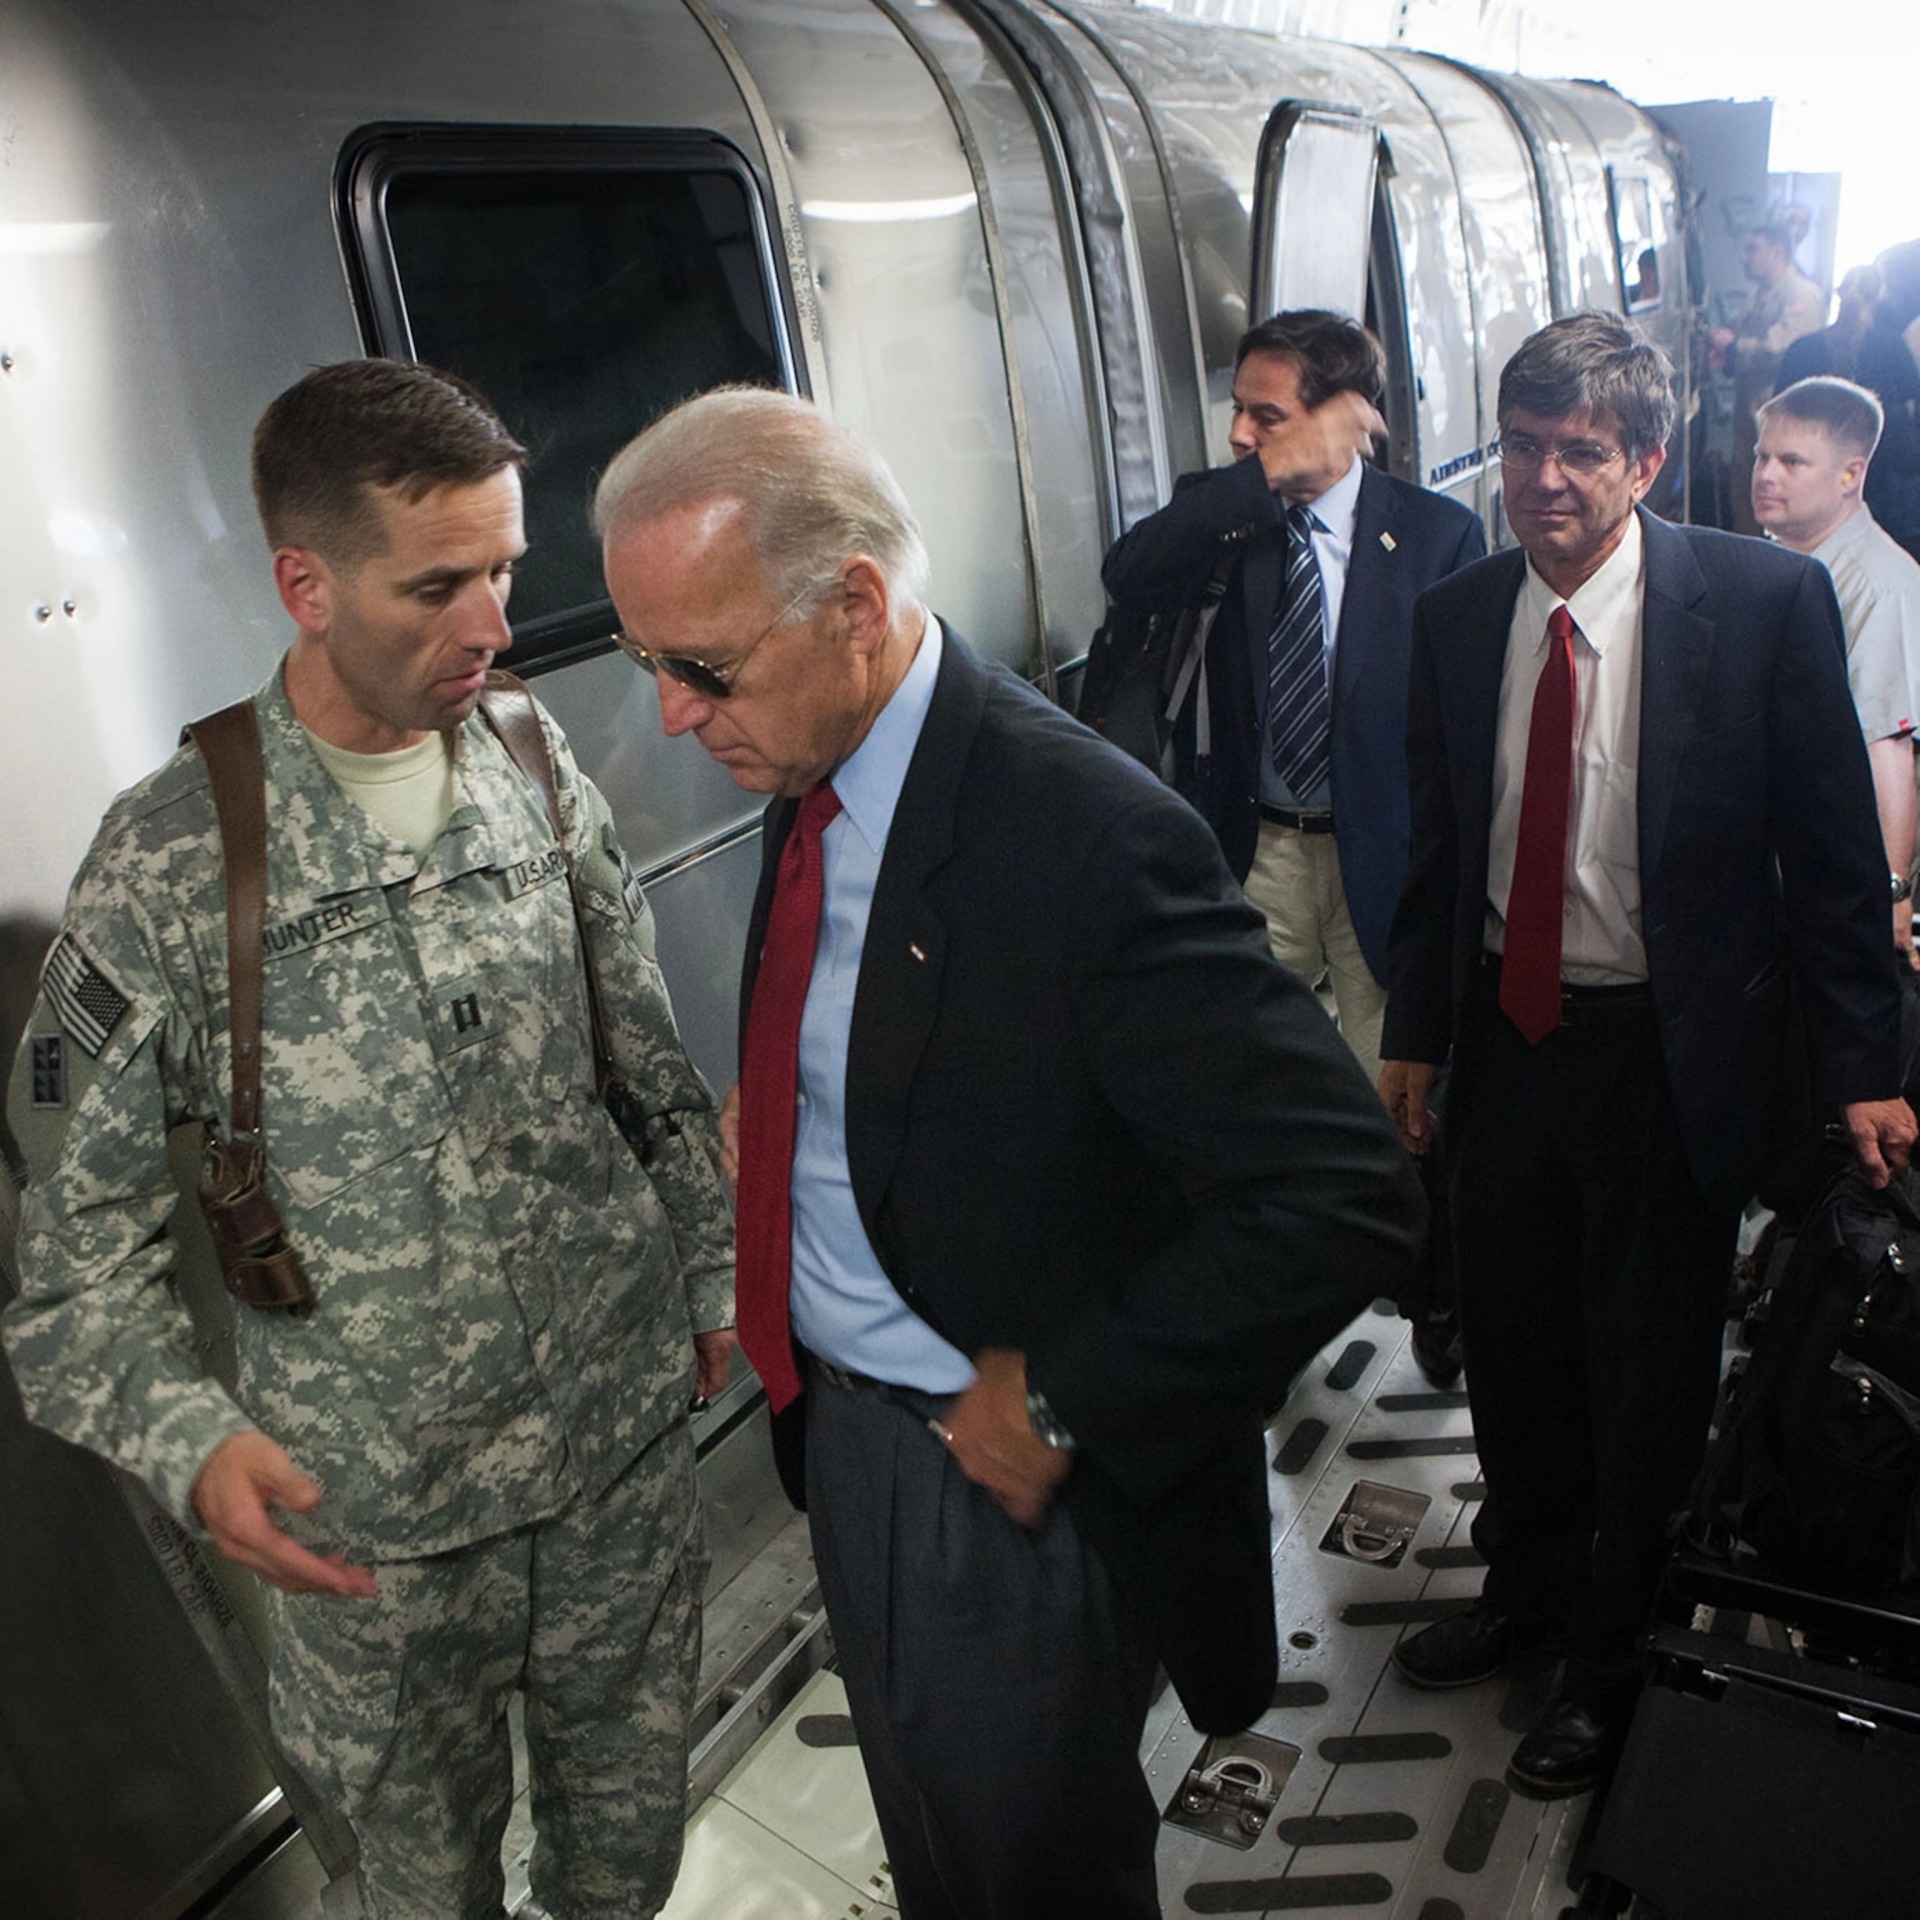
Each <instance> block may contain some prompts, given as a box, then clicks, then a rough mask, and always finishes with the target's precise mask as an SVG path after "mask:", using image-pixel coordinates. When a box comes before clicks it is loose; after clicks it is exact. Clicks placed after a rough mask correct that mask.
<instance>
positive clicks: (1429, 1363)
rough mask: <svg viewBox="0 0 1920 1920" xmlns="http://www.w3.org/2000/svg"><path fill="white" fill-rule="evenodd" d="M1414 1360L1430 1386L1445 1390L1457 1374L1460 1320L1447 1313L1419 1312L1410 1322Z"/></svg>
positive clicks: (1458, 1374)
mask: <svg viewBox="0 0 1920 1920" xmlns="http://www.w3.org/2000/svg"><path fill="white" fill-rule="evenodd" d="M1412 1346H1413V1363H1414V1365H1415V1366H1417V1367H1418V1368H1419V1369H1420V1371H1421V1373H1422V1374H1424V1375H1425V1376H1426V1380H1427V1384H1428V1385H1429V1386H1434V1387H1438V1388H1440V1389H1441V1391H1442V1392H1444V1391H1445V1390H1446V1389H1447V1388H1448V1387H1450V1386H1452V1385H1453V1384H1454V1382H1455V1381H1456V1380H1458V1379H1459V1378H1460V1370H1461V1367H1462V1365H1463V1364H1464V1362H1463V1361H1462V1359H1461V1354H1460V1322H1459V1321H1458V1320H1456V1319H1455V1318H1454V1316H1453V1315H1452V1314H1450V1313H1426V1314H1422V1315H1421V1316H1420V1318H1419V1319H1418V1320H1416V1321H1415V1322H1414V1323H1413V1341H1412Z"/></svg>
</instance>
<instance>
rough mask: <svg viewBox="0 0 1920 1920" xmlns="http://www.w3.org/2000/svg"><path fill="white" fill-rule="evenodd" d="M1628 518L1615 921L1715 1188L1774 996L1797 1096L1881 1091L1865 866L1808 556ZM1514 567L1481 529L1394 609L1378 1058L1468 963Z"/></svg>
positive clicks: (1880, 1010)
mask: <svg viewBox="0 0 1920 1920" xmlns="http://www.w3.org/2000/svg"><path fill="white" fill-rule="evenodd" d="M1640 524H1641V531H1642V534H1643V536H1644V538H1645V542H1646V593H1645V599H1644V602H1643V611H1642V626H1641V633H1642V657H1641V687H1640V766H1639V771H1638V776H1637V779H1638V786H1637V794H1638V802H1639V854H1640V889H1641V933H1642V936H1643V938H1644V940H1645V942H1646V949H1647V971H1648V979H1649V983H1650V984H1651V986H1652V989H1653V997H1654V1005H1655V1009H1656V1011H1657V1013H1658V1016H1659V1022H1660V1040H1661V1050H1662V1054H1663V1056H1664V1060H1665V1064H1666V1070H1667V1076H1668V1080H1669V1083H1670V1086H1671V1089H1672V1093H1673V1099H1674V1105H1675V1108H1676V1110H1677V1112H1678V1114H1679V1119H1680V1127H1681V1133H1682V1136H1683V1138H1684V1139H1685V1141H1686V1146H1687V1156H1688V1161H1689V1164H1690V1166H1691V1167H1692V1170H1693V1173H1694V1177H1695V1179H1696V1180H1697V1181H1698V1182H1699V1184H1700V1186H1701V1188H1702V1190H1703V1191H1704V1192H1705V1193H1706V1194H1707V1195H1708V1196H1709V1198H1711V1199H1712V1200H1714V1201H1715V1202H1716V1203H1717V1204H1720V1205H1723V1206H1728V1207H1737V1206H1739V1205H1741V1204H1743V1203H1744V1202H1745V1201H1746V1200H1747V1199H1748V1198H1749V1196H1750V1195H1751V1194H1752V1193H1753V1191H1754V1188H1755V1186H1756V1185H1757V1184H1758V1182H1759V1180H1760V1179H1761V1177H1762V1175H1763V1173H1764V1172H1765V1171H1766V1165H1767V1161H1768V1157H1769V1153H1770V1150H1771V1148H1772V1146H1773V1144H1774V1141H1775V1138H1776V1129H1777V1122H1778V1119H1779V1114H1778V1105H1779V1102H1780V1100H1781V1099H1782V1097H1783V1093H1784V1081H1783V1074H1784V1071H1785V1067H1786V1062H1787V1053H1786V1049H1787V1045H1788V1041H1789V1036H1790V1032H1791V1031H1792V1029H1791V1026H1790V1019H1789V1015H1790V1011H1791V1008H1792V1005H1793V1002H1794V999H1795V996H1796V995H1797V997H1798V1002H1799V1005H1800V1008H1801V1009H1802V1013H1803V1017H1804V1023H1805V1035H1806V1043H1807V1049H1808V1055H1809V1063H1810V1067H1811V1072H1812V1085H1813V1093H1814V1096H1815V1098H1816V1099H1817V1100H1819V1101H1820V1102H1822V1103H1835V1104H1837V1103H1842V1102H1846V1101H1853V1100H1879V1099H1890V1098H1892V1097H1893V1096H1894V1095H1896V1094H1897V1093H1898V1092H1899V1091H1900V1080H1899V1074H1898V1071H1897V1045H1898V1027H1899V998H1898V995H1899V988H1898V985H1897V976H1896V973H1895V970H1894V964H1893V943H1892V939H1891V936H1890V934H1889V931H1888V926H1887V916H1888V899H1887V865H1886V858H1885V853H1884V850H1883V848H1882V845H1881V840H1880V829H1879V826H1878V823H1877V818H1876V815H1875V812H1874V804H1873V784H1872V777H1871V775H1870V773H1869V771H1868V767H1867V756H1866V748H1865V745H1864V743H1863V742H1862V740H1861V736H1860V723H1859V720H1858V719H1857V718H1856V716H1855V713H1854V706H1853V700H1852V697H1851V695H1850V694H1849V692H1848V690H1847V674H1846V646H1845V641H1844V639H1843V637H1842V629H1841V625H1840V610H1839V607H1838V605H1837V604H1836V602H1835V600H1834V595H1833V585H1832V582H1831V580H1830V579H1829V578H1828V575H1827V571H1826V569H1825V568H1824V567H1822V566H1820V565H1819V564H1818V563H1817V562H1815V561H1811V560H1808V559H1806V558H1805V557H1803V556H1802V555H1800V554H1797V553H1792V552H1789V551H1788V550H1787V549H1786V548H1784V547H1778V546H1774V545H1773V544H1771V543H1770V542H1767V541H1762V540H1755V539H1747V538H1742V537H1739V536H1737V535H1733V534H1725V533H1716V532H1713V531H1710V530H1705V529H1701V528H1697V527H1675V526H1670V525H1668V524H1667V522H1665V521H1663V520H1659V519H1656V518H1655V517H1654V516H1653V515H1652V514H1650V513H1647V512H1646V511H1645V510H1644V509H1641V510H1640ZM1525 573H1526V557H1525V555H1524V554H1522V553H1521V552H1520V551H1519V550H1518V549H1517V548H1516V549H1511V550H1509V551H1506V552H1503V553H1497V554H1494V555H1493V556H1492V557H1491V558H1490V559H1487V560H1483V561H1482V562H1480V564H1479V565H1478V566H1473V567H1469V568H1467V569H1466V570H1465V571H1464V572H1462V573H1458V574H1455V575H1454V576H1453V577H1452V578H1451V579H1449V580H1446V581H1444V582H1442V583H1441V584H1440V585H1439V586H1436V587H1434V588H1433V589H1432V590H1431V591H1430V592H1428V593H1425V594H1423V595H1422V596H1421V598H1420V603H1419V605H1418V607H1417V608H1416V609H1415V612H1414V638H1413V679H1412V687H1411V693H1410V697H1409V712H1408V740H1407V751H1408V761H1409V765H1410V769H1411V776H1412V803H1413V853H1412V859H1411V862H1410V865H1409V869H1408V873H1407V884H1406V891H1405V893H1404V894H1403V896H1402V898H1401V902H1400V906H1399V910H1398V912H1397V914H1396V915H1395V918H1394V923H1393V938H1392V947H1391V952H1390V955H1389V961H1388V988H1389V998H1388V1002H1387V1014H1386V1026H1385V1032H1384V1034H1383V1035H1382V1040H1381V1053H1382V1056H1383V1057H1384V1058H1386V1059H1389V1060H1431V1061H1438V1060H1443V1059H1445V1058H1446V1056H1447V1053H1448V1050H1449V1047H1450V1045H1451V1042H1452V1039H1453V1035H1454V1032H1455V1030H1456V1024H1457V1021H1458V1016H1459V1013H1460V1009H1461V1007H1462V1005H1463V1003H1464V1000H1465V996H1466V994H1467V991H1468V988H1469V986H1470V984H1471V981H1472V979H1473V975H1474V972H1475V970H1476V969H1477V968H1478V966H1479V964H1480V955H1481V952H1482V950H1483V947H1484V941H1485V918H1486V905H1487V866H1488V843H1489V836H1490V834H1491V830H1492V822H1493V758H1494V743H1495V735H1496V731H1497V724H1498V718H1499V706H1500V678H1501V671H1502V667H1503V664H1504V662H1505V659H1506V652H1507V630H1508V627H1509V625H1510V623H1511V622H1512V619H1513V609H1514V604H1515V602H1516V600H1517V599H1518V598H1519V594H1520V587H1521V584H1522V582H1523V580H1524V578H1525Z"/></svg>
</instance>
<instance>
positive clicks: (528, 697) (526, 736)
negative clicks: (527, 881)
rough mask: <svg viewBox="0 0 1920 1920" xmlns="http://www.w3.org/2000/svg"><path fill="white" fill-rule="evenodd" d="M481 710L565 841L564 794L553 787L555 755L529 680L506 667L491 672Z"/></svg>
mask: <svg viewBox="0 0 1920 1920" xmlns="http://www.w3.org/2000/svg"><path fill="white" fill-rule="evenodd" d="M480 713H481V716H482V718H484V719H485V721H486V723H487V725H488V726H490V727H491V728H492V729H493V732H494V737H495V738H496V739H497V740H498V741H499V742H500V744H501V745H502V746H503V747H505V748H506V750H507V758H508V759H509V760H511V761H512V762H513V764H514V765H515V766H516V767H518V768H519V769H520V771H521V772H522V773H523V774H525V775H526V777H527V779H528V780H529V781H530V782H531V783H532V785H533V788H534V791H535V792H536V793H538V794H539V796H540V798H541V799H542V800H543V801H544V802H545V803H546V808H547V819H548V820H549V821H550V822H551V823H552V826H553V837H554V838H555V839H556V840H559V841H561V842H562V843H563V844H564V841H565V837H566V836H565V835H564V834H563V833H562V832H561V831H560V796H559V795H558V794H557V793H555V792H554V788H553V756H552V755H551V754H550V753H548V751H547V736H546V735H545V734H544V733H543V732H542V731H541V729H540V716H539V715H538V714H537V713H535V712H534V710H533V695H532V694H530V693H529V692H528V691H527V683H526V682H525V681H524V680H522V679H520V678H519V677H518V676H517V675H515V674H511V673H509V672H507V670H506V669H505V668H504V667H494V668H492V669H491V670H490V671H489V672H488V674H487V690H486V692H484V693H483V694H482V695H481V696H480Z"/></svg>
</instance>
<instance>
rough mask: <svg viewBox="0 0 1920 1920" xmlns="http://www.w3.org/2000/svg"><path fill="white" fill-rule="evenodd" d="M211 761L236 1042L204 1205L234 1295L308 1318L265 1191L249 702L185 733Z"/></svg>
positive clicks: (253, 721) (257, 843) (262, 813)
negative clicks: (228, 1104) (227, 1115)
mask: <svg viewBox="0 0 1920 1920" xmlns="http://www.w3.org/2000/svg"><path fill="white" fill-rule="evenodd" d="M184 731H185V733H186V734H187V735H188V736H189V737H190V738H191V739H192V741H193V743H194V745H195V746H196V747H198V748H199V749H200V757H201V759H202V760H204V761H205V762H206V763H207V778H208V780H209V782H210V783H211V785H212V787H213V810H214V813H215V814H216V816H217V817H218V819H219V822H220V855H221V865H222V867H223V868H224V870H225V873H226V881H227V1030H228V1032H229V1033H230V1034H231V1035H232V1036H233V1111H232V1116H231V1125H230V1127H229V1129H228V1137H227V1139H226V1140H224V1141H222V1140H221V1139H219V1138H218V1136H217V1134H216V1133H215V1132H214V1131H213V1130H212V1129H209V1132H208V1137H207V1151H206V1158H205V1161H204V1163H203V1165H202V1168H201V1175H200V1208H201V1212H202V1213H203V1214H204V1215H205V1217H206V1222H207V1226H208V1229H209V1230H210V1231H211V1233H212V1235H213V1244H214V1251H215V1252H216V1253H217V1254H218V1255H219V1258H220V1273H221V1277H222V1278H223V1279H224V1280H225V1282H226V1285H227V1291H228V1292H229V1293H231V1294H232V1295H233V1296H234V1298H235V1299H236V1300H239V1301H241V1302H243V1303H244V1304H245V1305H247V1306H249V1307H259V1308H262V1309H270V1310H272V1311H276V1312H282V1313H292V1314H306V1313H310V1312H312V1310H313V1289H312V1287H311V1286H309V1285H308V1283H307V1276H306V1272H305V1270H304V1268H303V1267H302V1266H301V1263H300V1255H299V1252H298V1250H297V1249H296V1248H294V1247H293V1246H291V1245H290V1244H289V1243H288V1240H287V1235H286V1228H285V1226H284V1225H283V1224H282V1223H281V1219H280V1210H279V1208H278V1207H276V1206H275V1205H274V1202H273V1196H272V1195H271V1194H270V1193H269V1192H268V1191H267V1182H266V1172H267V1166H266V1155H265V1153H264V1151H263V1150H262V1147H261V1141H260V1018H261V995H262V987H263V981H262V977H261V976H262V973H263V971H264V968H263V964H262V960H263V952H264V947H265V937H266V927H267V776H266V768H265V765H264V764H263V762H262V759H261V755H260V721H259V717H258V716H257V715H256V714H255V712H254V710H253V702H252V701H251V700H242V701H240V702H239V703H238V704H237V705H235V706H231V707H222V708H221V709H220V711H219V712H218V713H210V714H208V715H207V717H206V718H205V719H204V720H195V721H194V722H193V723H192V724H191V725H190V726H188V727H187V728H186V729H185V730H184Z"/></svg>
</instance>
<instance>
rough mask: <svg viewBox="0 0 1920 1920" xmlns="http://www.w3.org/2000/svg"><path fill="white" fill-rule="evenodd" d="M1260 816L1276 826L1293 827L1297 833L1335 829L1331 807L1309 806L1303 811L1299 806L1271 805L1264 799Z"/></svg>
mask: <svg viewBox="0 0 1920 1920" xmlns="http://www.w3.org/2000/svg"><path fill="white" fill-rule="evenodd" d="M1260 818H1261V819H1262V820H1271V821H1272V822H1273V824H1274V825H1275V826H1276V827H1291V828H1292V829H1293V830H1294V832H1295V833H1331V832H1332V831H1333V809H1332V808H1331V807H1309V808H1308V809H1307V810H1306V811H1305V812H1302V811H1301V810H1300V809H1299V808H1297V807H1270V806H1268V805H1267V803H1266V802H1265V801H1264V800H1262V801H1261V802H1260Z"/></svg>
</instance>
